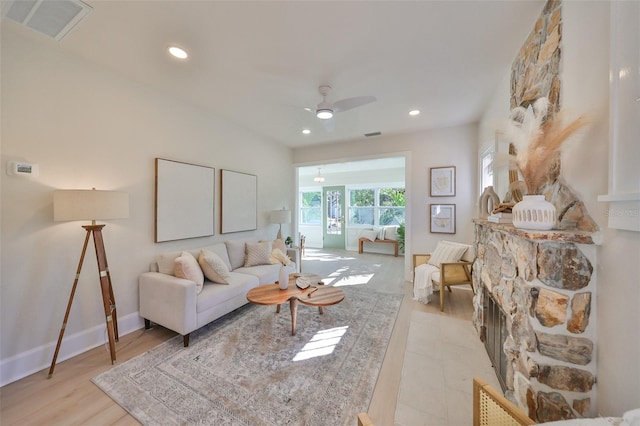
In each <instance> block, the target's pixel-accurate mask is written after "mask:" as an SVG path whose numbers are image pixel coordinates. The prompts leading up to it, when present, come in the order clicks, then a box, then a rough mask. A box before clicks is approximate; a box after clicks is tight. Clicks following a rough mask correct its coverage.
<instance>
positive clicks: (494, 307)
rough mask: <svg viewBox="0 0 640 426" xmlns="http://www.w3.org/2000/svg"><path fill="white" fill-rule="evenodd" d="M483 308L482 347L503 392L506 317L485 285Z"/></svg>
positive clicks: (505, 370)
mask: <svg viewBox="0 0 640 426" xmlns="http://www.w3.org/2000/svg"><path fill="white" fill-rule="evenodd" d="M483 310H484V315H483V318H484V321H483V323H484V324H483V326H484V331H485V341H484V347H485V349H486V350H487V354H488V355H489V359H490V360H491V364H492V366H493V369H494V370H495V372H496V376H497V377H498V381H499V382H500V386H501V387H502V391H503V392H504V391H506V390H507V385H506V381H507V355H506V354H505V352H504V342H505V340H506V339H507V319H506V316H505V314H504V312H503V311H502V309H501V308H500V305H498V304H497V303H496V301H495V300H494V299H493V297H492V296H491V293H489V291H488V290H487V288H486V287H484V288H483Z"/></svg>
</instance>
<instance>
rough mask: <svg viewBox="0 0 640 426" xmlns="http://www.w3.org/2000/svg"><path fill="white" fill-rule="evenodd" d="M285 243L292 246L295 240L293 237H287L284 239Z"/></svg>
mask: <svg viewBox="0 0 640 426" xmlns="http://www.w3.org/2000/svg"><path fill="white" fill-rule="evenodd" d="M284 243H285V244H286V245H287V247H291V245H292V244H293V240H292V239H291V237H287V239H286V240H284Z"/></svg>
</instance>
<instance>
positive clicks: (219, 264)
mask: <svg viewBox="0 0 640 426" xmlns="http://www.w3.org/2000/svg"><path fill="white" fill-rule="evenodd" d="M198 263H199V264H200V267H201V268H202V272H203V273H204V276H205V277H207V279H208V280H209V281H211V282H214V283H216V284H229V281H228V279H229V269H228V268H227V265H226V264H225V263H224V261H223V260H222V259H220V256H218V255H217V254H215V253H213V252H211V251H209V250H201V251H200V255H199V256H198Z"/></svg>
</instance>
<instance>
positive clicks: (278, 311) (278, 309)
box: [276, 305, 280, 314]
mask: <svg viewBox="0 0 640 426" xmlns="http://www.w3.org/2000/svg"><path fill="white" fill-rule="evenodd" d="M279 313H280V305H278V306H276V314H279Z"/></svg>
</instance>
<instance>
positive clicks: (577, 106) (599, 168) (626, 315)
mask: <svg viewBox="0 0 640 426" xmlns="http://www.w3.org/2000/svg"><path fill="white" fill-rule="evenodd" d="M609 8H610V3H609V2H573V1H565V2H563V6H562V19H563V35H562V54H563V58H562V65H561V73H562V74H561V80H562V92H561V98H560V99H561V106H562V107H563V108H565V109H567V110H568V111H570V112H571V113H573V114H576V115H577V114H583V113H586V114H588V115H589V116H590V118H591V125H590V127H589V129H588V130H586V131H585V132H583V133H582V135H581V137H580V138H575V139H574V140H573V141H572V142H570V143H569V144H568V145H566V146H564V147H563V156H562V172H561V173H562V177H563V178H564V179H565V180H566V181H567V183H568V184H569V185H570V186H571V187H572V188H573V189H574V190H575V191H576V192H577V193H578V194H579V196H580V197H581V199H582V201H584V202H585V205H586V206H587V209H588V211H589V213H590V215H591V216H592V217H593V218H594V220H596V222H597V223H598V226H599V227H600V229H601V235H600V237H601V239H602V244H600V245H598V246H597V247H596V258H597V263H596V264H595V265H594V275H595V276H596V277H597V278H596V280H597V290H596V294H595V301H594V302H593V306H592V316H591V320H592V321H596V324H597V326H596V333H597V342H596V350H597V354H596V358H597V380H598V385H597V397H596V399H597V401H592V403H593V404H594V406H595V411H596V412H597V413H598V414H600V415H610V416H614V415H621V414H622V413H623V412H625V411H627V410H630V409H632V408H637V407H640V362H638V360H639V359H640V339H638V329H640V314H639V312H640V310H639V309H638V306H640V286H639V285H638V282H639V280H638V274H637V271H636V268H634V267H633V266H632V265H637V264H638V262H639V261H640V233H638V232H631V231H617V230H613V229H608V228H607V204H606V203H599V202H598V201H597V197H598V195H601V194H606V193H607V180H608V176H609V174H610V170H609V162H608V160H607V159H608V156H609V149H610V147H609V144H610V141H609V119H608V117H609V52H610V48H609V30H610V25H609V18H610V13H609ZM534 23H535V22H534V21H533V20H532V23H531V25H532V27H533V25H534ZM636 34H640V33H637V32H636ZM514 54H515V53H514ZM507 72H508V70H505V73H507ZM506 87H507V88H508V86H506ZM504 93H505V85H502V86H501V87H500V88H499V89H498V90H497V91H496V96H494V98H493V101H492V104H491V105H490V106H489V108H487V111H488V112H487V113H486V114H485V116H484V117H483V119H482V121H481V123H480V128H481V129H483V132H482V133H481V135H480V137H481V138H482V137H483V135H486V134H487V133H486V132H487V130H486V129H487V128H490V127H491V126H492V125H493V123H496V122H498V121H499V120H500V119H501V117H499V116H498V115H500V114H502V113H503V111H505V108H506V111H508V108H509V98H508V96H505V95H504ZM506 93H507V94H508V92H506ZM636 165H637V164H636ZM634 169H635V170H634V172H635V173H637V167H636V168H634ZM629 178H630V179H638V176H637V174H636V176H629Z"/></svg>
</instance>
